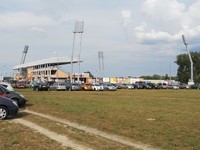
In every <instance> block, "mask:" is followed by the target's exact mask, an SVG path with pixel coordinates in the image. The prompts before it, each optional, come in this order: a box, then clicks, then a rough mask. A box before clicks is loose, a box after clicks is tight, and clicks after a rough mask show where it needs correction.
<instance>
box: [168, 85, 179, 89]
mask: <svg viewBox="0 0 200 150" xmlns="http://www.w3.org/2000/svg"><path fill="white" fill-rule="evenodd" d="M167 89H175V90H178V89H179V87H178V85H174V84H168V85H167Z"/></svg>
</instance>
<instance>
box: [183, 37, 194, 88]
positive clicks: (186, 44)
mask: <svg viewBox="0 0 200 150" xmlns="http://www.w3.org/2000/svg"><path fill="white" fill-rule="evenodd" d="M182 39H183V43H184V45H185V47H186V50H187V52H188V55H189V59H190V65H191V70H190V80H189V82H188V84H190V85H191V84H194V80H193V61H192V57H191V54H190V51H189V49H188V43H187V42H186V40H185V36H184V35H182Z"/></svg>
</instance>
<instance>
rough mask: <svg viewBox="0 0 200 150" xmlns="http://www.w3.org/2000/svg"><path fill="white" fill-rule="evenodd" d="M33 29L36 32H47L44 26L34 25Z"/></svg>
mask: <svg viewBox="0 0 200 150" xmlns="http://www.w3.org/2000/svg"><path fill="white" fill-rule="evenodd" d="M31 30H32V31H36V32H45V30H44V29H43V28H39V27H32V28H31Z"/></svg>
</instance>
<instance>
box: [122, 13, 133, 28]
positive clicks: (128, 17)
mask: <svg viewBox="0 0 200 150" xmlns="http://www.w3.org/2000/svg"><path fill="white" fill-rule="evenodd" d="M121 15H122V17H123V23H122V25H123V27H126V26H128V25H130V24H131V23H132V13H131V11H130V10H123V11H122V12H121Z"/></svg>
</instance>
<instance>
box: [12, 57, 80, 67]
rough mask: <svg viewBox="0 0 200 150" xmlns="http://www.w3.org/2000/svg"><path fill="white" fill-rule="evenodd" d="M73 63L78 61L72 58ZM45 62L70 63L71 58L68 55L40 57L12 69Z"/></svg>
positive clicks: (53, 63)
mask: <svg viewBox="0 0 200 150" xmlns="http://www.w3.org/2000/svg"><path fill="white" fill-rule="evenodd" d="M81 62H82V61H81ZM73 63H78V59H77V58H74V59H73ZM45 64H51V65H65V64H71V58H69V57H51V58H48V59H42V60H38V61H34V62H29V63H25V64H21V65H17V66H15V67H14V68H13V69H20V68H28V67H33V66H38V65H45Z"/></svg>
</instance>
